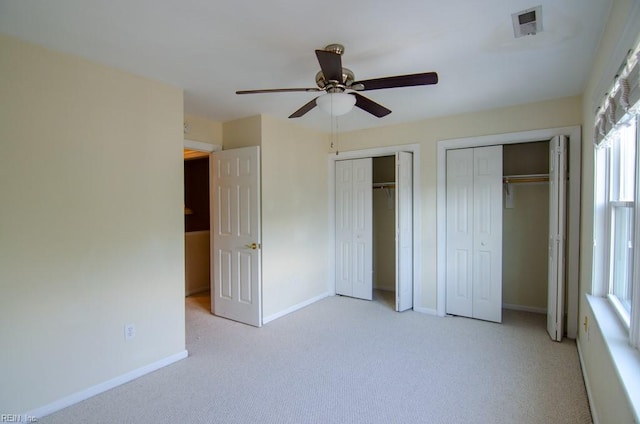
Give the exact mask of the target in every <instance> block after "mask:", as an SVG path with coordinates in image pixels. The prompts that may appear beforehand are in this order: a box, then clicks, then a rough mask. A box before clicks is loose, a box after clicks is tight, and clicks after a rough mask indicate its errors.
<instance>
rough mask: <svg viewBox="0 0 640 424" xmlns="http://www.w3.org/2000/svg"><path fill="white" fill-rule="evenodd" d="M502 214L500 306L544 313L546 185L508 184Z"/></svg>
mask: <svg viewBox="0 0 640 424" xmlns="http://www.w3.org/2000/svg"><path fill="white" fill-rule="evenodd" d="M511 191H512V195H513V209H507V208H505V209H503V210H502V302H503V303H505V304H509V305H516V306H524V307H528V308H534V309H537V310H545V311H546V309H547V284H548V275H547V263H548V250H547V246H548V241H547V240H548V237H549V236H548V234H549V184H547V183H526V184H511Z"/></svg>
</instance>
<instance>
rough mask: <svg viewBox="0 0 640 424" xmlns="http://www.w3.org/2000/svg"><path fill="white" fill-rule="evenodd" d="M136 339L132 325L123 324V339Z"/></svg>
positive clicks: (134, 327) (134, 328)
mask: <svg viewBox="0 0 640 424" xmlns="http://www.w3.org/2000/svg"><path fill="white" fill-rule="evenodd" d="M135 337H136V326H135V325H133V324H125V326H124V339H125V340H132V339H134V338H135Z"/></svg>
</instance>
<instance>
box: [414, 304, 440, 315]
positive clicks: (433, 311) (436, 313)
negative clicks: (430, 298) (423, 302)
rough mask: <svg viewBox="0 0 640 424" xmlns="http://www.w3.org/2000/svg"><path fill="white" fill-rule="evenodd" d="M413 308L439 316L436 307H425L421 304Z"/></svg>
mask: <svg viewBox="0 0 640 424" xmlns="http://www.w3.org/2000/svg"><path fill="white" fill-rule="evenodd" d="M413 310H414V311H416V312H420V313H421V314H427V315H433V316H437V315H438V311H437V310H435V309H431V308H423V307H420V306H415V305H414V306H413Z"/></svg>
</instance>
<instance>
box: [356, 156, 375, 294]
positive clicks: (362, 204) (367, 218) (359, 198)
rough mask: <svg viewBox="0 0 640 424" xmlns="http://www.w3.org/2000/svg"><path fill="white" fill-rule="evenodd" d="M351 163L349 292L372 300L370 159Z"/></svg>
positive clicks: (371, 182)
mask: <svg viewBox="0 0 640 424" xmlns="http://www.w3.org/2000/svg"><path fill="white" fill-rule="evenodd" d="M351 162H353V202H354V206H353V217H352V219H353V227H352V237H353V238H352V243H353V249H354V253H355V256H354V257H353V259H352V260H353V264H354V267H355V268H354V273H353V284H352V286H353V292H352V296H353V297H357V298H360V299H366V300H372V299H373V191H372V185H373V160H372V159H371V158H365V159H354V160H352V161H351Z"/></svg>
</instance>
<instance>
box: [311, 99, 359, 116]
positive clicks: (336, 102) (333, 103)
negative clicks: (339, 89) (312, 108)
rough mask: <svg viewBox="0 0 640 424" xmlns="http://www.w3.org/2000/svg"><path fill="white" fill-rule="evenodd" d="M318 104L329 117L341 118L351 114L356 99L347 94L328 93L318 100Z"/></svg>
mask: <svg viewBox="0 0 640 424" xmlns="http://www.w3.org/2000/svg"><path fill="white" fill-rule="evenodd" d="M316 104H317V105H318V107H319V108H320V109H321V110H323V111H324V112H326V113H328V114H329V115H331V116H340V115H344V114H347V113H349V112H351V110H352V109H353V106H354V105H355V104H356V98H355V96H352V95H351V94H347V93H326V94H323V95H322V96H320V97H318V98H317V99H316Z"/></svg>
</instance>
